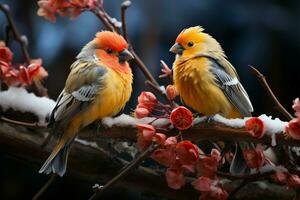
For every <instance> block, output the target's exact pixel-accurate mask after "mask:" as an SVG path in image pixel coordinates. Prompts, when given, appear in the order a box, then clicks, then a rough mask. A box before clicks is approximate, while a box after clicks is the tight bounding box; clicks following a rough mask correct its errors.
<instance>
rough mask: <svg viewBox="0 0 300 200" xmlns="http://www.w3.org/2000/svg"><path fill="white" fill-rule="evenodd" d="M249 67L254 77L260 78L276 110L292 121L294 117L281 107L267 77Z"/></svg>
mask: <svg viewBox="0 0 300 200" xmlns="http://www.w3.org/2000/svg"><path fill="white" fill-rule="evenodd" d="M249 67H250V68H251V70H252V73H253V74H254V75H256V77H257V78H258V80H259V82H260V84H261V85H262V87H263V88H264V90H265V91H266V93H267V95H268V96H269V98H270V99H271V100H272V102H273V103H274V105H275V107H276V109H277V110H278V111H279V112H281V113H282V114H283V115H284V116H285V117H286V118H287V119H288V120H292V119H293V116H292V115H291V114H290V113H289V112H288V111H287V110H286V109H285V108H284V107H283V106H282V105H281V103H280V102H279V101H278V99H277V98H276V96H275V95H274V93H273V91H272V90H271V88H270V86H269V84H268V82H267V81H266V78H265V76H264V75H263V74H262V73H260V72H259V71H258V70H257V69H256V68H255V67H253V66H251V65H249Z"/></svg>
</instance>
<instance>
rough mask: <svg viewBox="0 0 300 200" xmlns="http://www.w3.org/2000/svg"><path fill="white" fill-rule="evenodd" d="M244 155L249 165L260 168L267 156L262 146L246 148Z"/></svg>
mask: <svg viewBox="0 0 300 200" xmlns="http://www.w3.org/2000/svg"><path fill="white" fill-rule="evenodd" d="M243 155H244V158H245V161H246V164H247V165H248V167H250V168H253V169H256V170H259V169H260V168H261V167H262V166H263V164H264V163H265V156H264V154H263V150H262V148H260V147H256V148H255V149H244V150H243Z"/></svg>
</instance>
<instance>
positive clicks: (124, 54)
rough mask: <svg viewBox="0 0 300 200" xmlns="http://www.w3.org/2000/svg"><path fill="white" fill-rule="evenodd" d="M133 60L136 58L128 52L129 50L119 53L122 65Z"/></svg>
mask: <svg viewBox="0 0 300 200" xmlns="http://www.w3.org/2000/svg"><path fill="white" fill-rule="evenodd" d="M133 58H134V57H133V55H132V54H131V53H130V52H129V51H128V49H124V50H123V51H121V52H120V53H119V62H120V63H122V62H125V61H128V60H131V59H133Z"/></svg>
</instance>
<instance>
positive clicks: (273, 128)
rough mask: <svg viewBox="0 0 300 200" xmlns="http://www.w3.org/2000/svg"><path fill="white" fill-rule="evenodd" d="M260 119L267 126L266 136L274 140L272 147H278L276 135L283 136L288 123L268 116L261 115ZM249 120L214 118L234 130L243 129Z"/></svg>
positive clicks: (217, 116) (246, 118)
mask: <svg viewBox="0 0 300 200" xmlns="http://www.w3.org/2000/svg"><path fill="white" fill-rule="evenodd" d="M258 118H259V119H261V120H262V121H263V122H264V124H265V127H266V134H267V135H268V136H270V137H271V139H272V142H271V145H272V146H276V134H281V133H282V132H283V130H284V128H285V127H286V125H287V124H288V122H285V121H281V120H280V119H278V118H275V119H272V116H267V115H265V114H262V115H260V116H259V117H258ZM248 119H249V117H245V118H243V119H226V118H224V117H222V116H221V115H215V116H214V117H213V120H214V121H216V122H220V123H222V124H225V125H226V126H229V127H233V128H243V127H244V126H245V122H246V121H247V120H248Z"/></svg>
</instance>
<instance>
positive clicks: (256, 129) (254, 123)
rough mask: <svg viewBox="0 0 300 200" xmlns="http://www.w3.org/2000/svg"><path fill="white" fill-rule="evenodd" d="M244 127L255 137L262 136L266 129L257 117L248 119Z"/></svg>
mask: <svg viewBox="0 0 300 200" xmlns="http://www.w3.org/2000/svg"><path fill="white" fill-rule="evenodd" d="M245 128H246V130H247V131H248V132H249V133H250V134H251V135H252V136H253V137H255V138H262V137H263V136H264V134H265V130H266V128H265V124H264V122H263V121H262V120H261V119H259V118H258V117H251V118H250V119H248V120H247V121H246V123H245Z"/></svg>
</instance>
